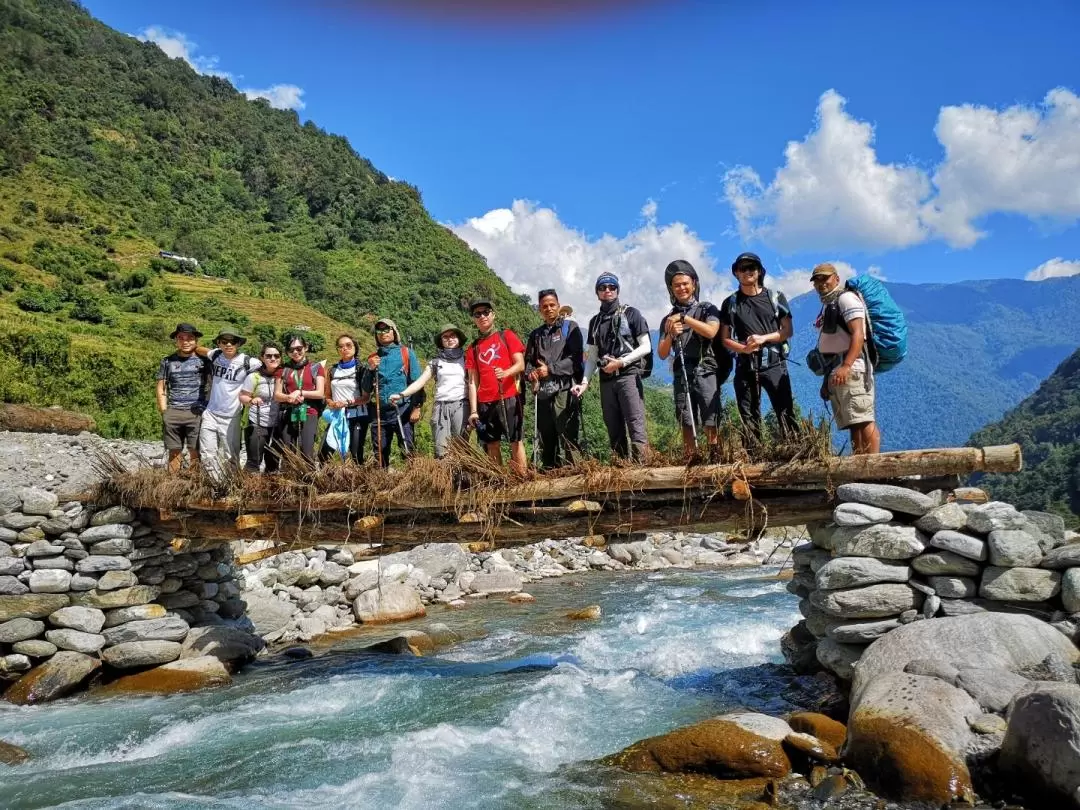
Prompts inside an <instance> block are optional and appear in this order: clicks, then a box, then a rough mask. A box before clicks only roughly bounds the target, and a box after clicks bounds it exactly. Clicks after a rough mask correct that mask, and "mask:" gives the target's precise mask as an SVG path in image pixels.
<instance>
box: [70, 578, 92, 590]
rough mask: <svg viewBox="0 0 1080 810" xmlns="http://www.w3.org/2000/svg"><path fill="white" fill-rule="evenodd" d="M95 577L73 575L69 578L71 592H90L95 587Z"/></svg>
mask: <svg viewBox="0 0 1080 810" xmlns="http://www.w3.org/2000/svg"><path fill="white" fill-rule="evenodd" d="M97 582H98V581H97V577H91V576H87V575H86V574H75V576H73V577H72V578H71V590H73V591H92V590H94V588H96V587H97Z"/></svg>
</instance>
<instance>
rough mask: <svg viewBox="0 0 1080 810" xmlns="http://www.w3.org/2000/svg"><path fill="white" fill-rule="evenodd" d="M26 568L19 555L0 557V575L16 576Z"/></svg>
mask: <svg viewBox="0 0 1080 810" xmlns="http://www.w3.org/2000/svg"><path fill="white" fill-rule="evenodd" d="M25 570H26V563H24V562H23V561H22V558H21V557H0V576H3V577H17V576H18V575H19V574H21V573H22V572H23V571H25Z"/></svg>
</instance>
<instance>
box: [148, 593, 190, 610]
mask: <svg viewBox="0 0 1080 810" xmlns="http://www.w3.org/2000/svg"><path fill="white" fill-rule="evenodd" d="M158 601H159V602H161V604H163V605H164V606H165V607H166V608H167V609H169V610H185V609H187V608H193V607H195V606H197V605H198V604H199V595H198V594H195V593H192V592H191V591H177V592H176V593H167V594H164V595H162V596H160V597H158Z"/></svg>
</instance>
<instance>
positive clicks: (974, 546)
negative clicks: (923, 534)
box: [930, 529, 986, 560]
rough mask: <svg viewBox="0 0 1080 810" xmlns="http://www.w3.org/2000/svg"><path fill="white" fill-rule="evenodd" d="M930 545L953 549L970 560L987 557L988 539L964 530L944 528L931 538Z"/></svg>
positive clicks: (947, 549) (948, 549)
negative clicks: (966, 532) (957, 530)
mask: <svg viewBox="0 0 1080 810" xmlns="http://www.w3.org/2000/svg"><path fill="white" fill-rule="evenodd" d="M930 545H932V546H934V547H935V548H942V549H945V550H946V551H952V552H954V553H955V554H959V555H960V556H961V557H967V558H968V559H970V560H985V559H986V541H985V540H982V539H980V538H978V537H975V536H973V535H970V534H964V533H963V532H954V531H949V530H948V529H942V530H941V531H940V532H935V533H934V535H933V536H932V537H931V538H930Z"/></svg>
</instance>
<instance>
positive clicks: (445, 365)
mask: <svg viewBox="0 0 1080 810" xmlns="http://www.w3.org/2000/svg"><path fill="white" fill-rule="evenodd" d="M435 349H436V354H435V356H434V357H433V358H431V360H430V361H429V362H428V364H427V365H426V366H425V367H424V372H423V373H422V374H421V375H420V376H419V377H417V379H416V381H415V382H413V383H411V384H410V385H409V386H408V387H407V388H406V389H405V390H404V391H402V392H401V393H400V394H393V395H391V397H390V402H391V403H393V404H395V405H396V404H397V402H398V401H399V400H400V399H402V398H404V397H411V396H412V395H413V394H416V393H418V392H419V391H422V390H423V389H424V386H425V385H427V384H428V381H429V380H431V379H434V380H435V407H434V408H433V409H432V412H431V432H432V434H434V436H435V458H442V457H443V456H445V455H446V454H447V453H448V452H449V451H450V445H451V443H452V442H453V440H454V439H455V438H461V439H464V438H465V431H466V429H467V427H468V419H469V398H468V393H467V391H466V389H465V333H464V332H462V331H461V330H460V329H458V328H457V327H456V326H454V324H452V323H447V324H443V327H442V328H441V329H440V330H439V332H438V334H436V335H435Z"/></svg>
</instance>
